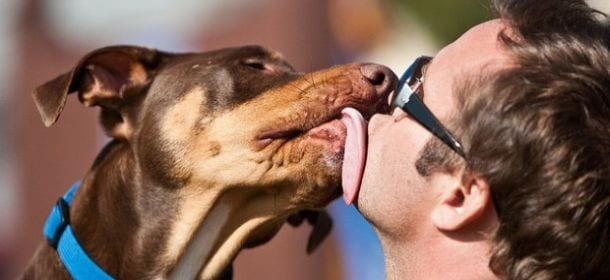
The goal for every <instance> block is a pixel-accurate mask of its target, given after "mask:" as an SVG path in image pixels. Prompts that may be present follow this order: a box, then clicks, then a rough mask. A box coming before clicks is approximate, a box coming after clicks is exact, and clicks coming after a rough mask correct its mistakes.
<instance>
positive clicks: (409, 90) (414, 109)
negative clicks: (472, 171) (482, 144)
mask: <svg viewBox="0 0 610 280" xmlns="http://www.w3.org/2000/svg"><path fill="white" fill-rule="evenodd" d="M430 60H432V58H431V57H428V56H420V57H418V58H417V59H416V60H415V61H414V62H413V64H411V66H409V68H407V71H405V73H404V74H403V75H402V77H401V78H400V81H399V82H398V89H397V90H396V92H397V94H396V95H395V96H394V97H393V100H392V108H395V107H399V108H401V109H402V110H403V111H404V112H406V113H407V114H409V115H410V116H411V117H412V118H413V119H415V120H416V121H417V122H419V123H420V124H421V125H423V126H424V127H425V128H426V129H428V130H429V131H430V132H432V134H434V135H435V136H436V137H438V138H439V139H441V140H442V141H443V142H444V143H445V144H447V146H449V147H450V148H451V149H452V150H454V151H455V152H456V153H458V154H459V155H460V156H462V157H465V155H466V153H465V152H464V149H463V148H462V144H460V142H458V140H456V139H455V137H454V136H453V134H451V132H449V130H447V128H445V127H444V126H443V125H442V124H441V123H440V122H439V121H438V119H436V117H434V115H433V114H432V112H430V109H428V107H426V105H425V104H424V102H422V100H421V98H419V96H417V93H419V92H420V91H421V89H422V82H423V75H422V67H423V66H425V65H426V64H427V63H428V62H430Z"/></svg>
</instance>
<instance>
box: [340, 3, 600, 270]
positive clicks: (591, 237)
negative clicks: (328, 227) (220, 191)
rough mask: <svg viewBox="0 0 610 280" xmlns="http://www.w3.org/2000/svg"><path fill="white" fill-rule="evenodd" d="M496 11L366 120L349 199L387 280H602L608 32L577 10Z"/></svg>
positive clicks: (532, 6) (420, 66)
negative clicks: (371, 237) (373, 237)
mask: <svg viewBox="0 0 610 280" xmlns="http://www.w3.org/2000/svg"><path fill="white" fill-rule="evenodd" d="M493 5H494V8H495V11H496V13H497V14H498V15H499V19H496V20H492V21H489V22H485V23H482V24H480V25H477V26H475V27H473V28H472V29H471V30H469V31H468V32H466V33H465V34H464V35H462V36H461V37H460V38H459V39H458V40H457V41H455V42H454V43H452V44H450V45H448V46H447V47H445V48H443V49H442V50H441V51H440V52H439V53H438V54H437V55H436V56H435V57H434V58H433V59H431V60H429V59H425V58H422V59H418V61H417V62H416V64H415V65H414V66H413V67H411V68H410V70H409V71H408V72H409V73H407V74H406V76H405V77H403V80H404V79H408V81H406V84H404V86H403V87H402V89H401V90H400V92H399V93H397V94H396V95H395V97H393V99H392V100H391V101H390V102H391V103H393V104H394V105H395V106H396V108H395V109H393V110H392V112H391V115H384V114H378V115H375V116H374V117H373V118H372V119H371V121H370V122H369V125H368V147H367V158H366V163H365V164H364V171H363V176H362V181H361V184H360V189H359V190H358V187H357V183H355V184H356V186H344V192H345V193H347V194H348V195H347V196H348V197H347V198H346V199H347V201H348V202H350V198H349V195H350V194H351V193H357V194H358V197H357V199H356V201H355V203H356V206H357V207H358V209H359V211H360V212H361V213H362V214H363V215H364V216H365V217H366V219H367V220H368V221H369V222H370V223H371V224H372V225H373V227H374V228H375V231H376V233H377V234H378V236H379V238H380V241H381V244H382V247H383V250H384V255H385V258H386V274H387V278H389V279H496V278H501V279H610V181H609V180H610V173H609V172H608V171H609V166H610V53H609V50H608V47H609V45H610V44H609V43H610V32H609V27H608V18H607V17H605V16H603V15H601V14H600V13H597V12H595V11H593V10H592V9H590V8H589V7H588V6H587V5H586V4H585V2H584V1H579V0H537V1H524V0H512V1H510V0H507V1H502V0H497V1H494V3H493ZM411 93H413V94H414V95H416V96H409V94H411ZM418 98H419V99H421V100H422V101H423V104H425V106H427V108H428V109H429V110H430V112H431V113H432V115H434V116H435V117H436V119H437V121H435V120H434V119H431V118H430V115H427V113H426V112H425V110H422V108H421V107H422V106H424V105H421V106H420V105H417V104H416V101H417V100H418ZM413 102H415V103H413ZM413 104H414V105H413ZM418 106H419V107H418ZM411 107H412V108H411ZM405 111H406V112H409V113H406V112H405ZM422 124H424V125H422ZM426 124H427V125H428V127H426V126H425V125H426ZM443 126H444V127H446V128H444V127H443ZM431 131H434V134H433V133H431ZM435 135H436V136H435ZM352 153H357V151H353V150H349V149H346V158H351V159H353V158H356V159H357V158H358V156H353V155H351V154H352ZM346 166H347V167H349V166H357V164H356V165H354V164H348V165H346ZM347 167H346V168H347ZM352 171H353V170H352ZM349 172H351V171H348V173H349ZM344 184H346V183H345V182H344ZM347 184H348V185H349V184H352V182H347Z"/></svg>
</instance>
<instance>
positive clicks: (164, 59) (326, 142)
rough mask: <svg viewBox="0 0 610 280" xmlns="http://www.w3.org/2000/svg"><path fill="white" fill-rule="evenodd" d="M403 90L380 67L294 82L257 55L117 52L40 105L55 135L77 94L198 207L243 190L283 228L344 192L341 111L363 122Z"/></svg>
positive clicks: (90, 64) (66, 80)
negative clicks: (209, 197) (209, 194)
mask: <svg viewBox="0 0 610 280" xmlns="http://www.w3.org/2000/svg"><path fill="white" fill-rule="evenodd" d="M395 83H396V78H395V77H394V74H393V73H392V72H391V71H390V70H389V69H387V68H384V67H381V66H378V65H373V64H350V65H344V66H336V67H333V68H330V69H326V70H322V71H318V72H313V73H307V74H303V73H298V72H296V71H294V69H293V68H292V67H291V66H290V65H289V64H288V63H287V62H286V61H285V60H284V59H282V58H281V56H280V55H279V54H277V53H275V52H272V51H269V50H266V49H264V48H261V47H257V46H247V47H239V48H229V49H222V50H217V51H211V52H205V53H188V54H170V53H165V52H160V51H157V50H152V49H146V48H140V47H131V46H115V47H108V48H103V49H99V50H96V51H93V52H92V53H90V54H88V55H86V56H85V57H84V58H83V59H82V60H81V61H80V62H79V63H78V64H77V66H76V67H75V68H74V69H73V70H72V71H70V72H68V73H65V74H63V75H61V76H59V77H57V78H56V79H54V80H52V81H50V82H48V83H46V84H44V85H42V86H41V87H39V88H38V89H37V91H36V93H35V94H34V99H35V103H36V105H37V107H38V110H39V112H40V113H41V115H42V119H43V121H44V123H45V125H47V126H50V125H52V124H53V123H54V122H56V121H57V119H58V117H59V115H60V113H61V111H62V109H63V107H64V104H65V102H66V98H67V95H68V94H69V93H72V92H78V97H79V100H80V101H81V102H82V103H83V104H84V105H86V106H99V107H100V108H101V118H100V119H101V124H102V126H103V128H104V130H105V131H106V133H107V135H109V136H110V137H112V138H115V139H117V140H118V141H121V142H122V143H126V144H127V145H129V147H130V150H131V152H132V153H133V155H134V157H135V158H136V162H138V168H139V169H140V172H141V173H142V174H146V175H147V176H148V177H149V179H150V180H152V181H154V182H155V183H157V184H158V185H161V186H163V187H164V188H169V189H186V190H183V191H184V193H189V194H190V195H191V197H196V196H197V195H196V194H198V193H203V192H206V191H215V192H219V193H222V192H233V191H235V190H237V192H239V193H243V194H247V196H241V197H242V198H243V200H244V201H245V200H248V199H251V198H252V197H266V198H267V201H269V202H270V203H269V204H270V205H267V206H264V207H263V206H260V207H262V208H268V210H266V211H268V212H272V213H273V214H275V215H284V217H286V216H287V215H288V214H294V213H296V212H297V211H299V210H302V209H319V208H320V207H323V206H324V205H326V204H327V203H329V202H330V201H331V200H332V199H334V198H336V197H337V196H338V195H339V194H340V193H341V188H340V178H341V177H340V176H341V175H340V174H341V173H340V171H341V170H340V169H341V163H342V156H343V145H344V141H345V133H346V132H345V127H344V126H343V124H342V123H341V122H340V121H339V120H338V119H339V117H340V115H341V110H342V109H343V108H346V107H353V108H356V109H357V110H359V111H360V112H361V113H362V115H363V116H364V117H365V118H369V117H370V116H371V115H372V114H373V113H374V112H376V111H379V110H387V104H386V103H387V102H386V99H387V96H388V94H389V93H390V91H391V90H392V89H393V88H394V85H395ZM244 197H248V198H244Z"/></svg>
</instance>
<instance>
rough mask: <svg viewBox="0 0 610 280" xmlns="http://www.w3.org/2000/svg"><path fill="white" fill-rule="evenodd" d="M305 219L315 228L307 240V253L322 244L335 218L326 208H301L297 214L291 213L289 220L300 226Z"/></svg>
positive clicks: (292, 223) (290, 222) (293, 224)
mask: <svg viewBox="0 0 610 280" xmlns="http://www.w3.org/2000/svg"><path fill="white" fill-rule="evenodd" d="M304 220H307V223H309V224H310V225H311V226H313V229H312V230H311V233H310V234H309V239H308V240H307V254H311V253H313V251H314V250H316V249H317V248H318V246H320V244H322V241H324V239H326V237H327V236H328V234H329V233H330V231H331V230H332V227H333V220H332V218H331V217H330V215H328V213H327V212H326V211H325V210H319V211H314V210H301V211H299V212H298V213H296V214H293V215H290V216H289V217H288V220H287V222H288V223H289V224H290V225H291V226H294V227H297V226H300V225H301V224H302V223H303V221H304Z"/></svg>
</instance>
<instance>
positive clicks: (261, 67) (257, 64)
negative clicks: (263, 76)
mask: <svg viewBox="0 0 610 280" xmlns="http://www.w3.org/2000/svg"><path fill="white" fill-rule="evenodd" d="M242 64H243V65H245V66H247V67H249V68H252V69H255V70H258V71H269V72H273V68H272V67H270V66H269V65H267V64H266V63H264V62H262V61H260V60H258V59H248V60H245V61H243V62H242Z"/></svg>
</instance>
